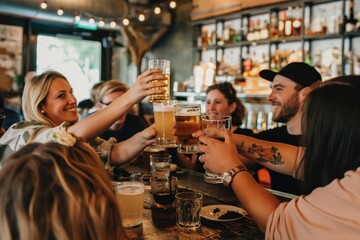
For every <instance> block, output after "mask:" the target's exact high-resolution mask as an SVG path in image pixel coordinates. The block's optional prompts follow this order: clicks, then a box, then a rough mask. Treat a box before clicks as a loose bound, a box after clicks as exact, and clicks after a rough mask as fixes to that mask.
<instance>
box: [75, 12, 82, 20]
mask: <svg viewBox="0 0 360 240" xmlns="http://www.w3.org/2000/svg"><path fill="white" fill-rule="evenodd" d="M74 19H75V21H76V22H80V20H81V17H80V15H79V14H77V13H76V15H75V17H74Z"/></svg>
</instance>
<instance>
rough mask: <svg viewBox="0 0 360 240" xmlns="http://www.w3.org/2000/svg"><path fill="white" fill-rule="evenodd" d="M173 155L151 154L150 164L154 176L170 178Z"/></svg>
mask: <svg viewBox="0 0 360 240" xmlns="http://www.w3.org/2000/svg"><path fill="white" fill-rule="evenodd" d="M170 164H171V155H170V154H167V153H165V154H157V155H150V166H151V173H152V176H157V177H162V178H168V176H169V174H170Z"/></svg>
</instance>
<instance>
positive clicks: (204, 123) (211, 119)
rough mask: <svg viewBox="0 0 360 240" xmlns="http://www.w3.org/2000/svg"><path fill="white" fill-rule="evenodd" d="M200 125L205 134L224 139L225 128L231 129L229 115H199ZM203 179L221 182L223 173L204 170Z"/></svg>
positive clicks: (210, 181)
mask: <svg viewBox="0 0 360 240" xmlns="http://www.w3.org/2000/svg"><path fill="white" fill-rule="evenodd" d="M201 127H202V130H203V132H204V134H205V135H206V136H208V137H212V138H216V139H218V140H220V141H224V131H225V129H229V130H231V116H229V115H215V114H205V115H203V116H201ZM204 179H205V181H206V182H208V183H212V184H216V183H222V182H223V175H222V174H215V173H211V172H208V171H206V172H205V175H204Z"/></svg>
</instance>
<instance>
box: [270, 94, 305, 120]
mask: <svg viewBox="0 0 360 240" xmlns="http://www.w3.org/2000/svg"><path fill="white" fill-rule="evenodd" d="M299 109H300V102H299V99H298V93H297V92H296V93H294V94H293V95H292V96H291V97H290V98H289V100H288V101H287V102H286V103H284V104H282V106H281V109H280V112H279V113H278V114H277V115H274V116H273V119H272V120H273V121H274V122H281V123H287V122H288V121H289V120H290V119H291V118H293V117H294V116H295V115H296V113H297V112H298V111H299Z"/></svg>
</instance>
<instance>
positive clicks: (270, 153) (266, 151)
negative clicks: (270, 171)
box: [248, 143, 284, 165]
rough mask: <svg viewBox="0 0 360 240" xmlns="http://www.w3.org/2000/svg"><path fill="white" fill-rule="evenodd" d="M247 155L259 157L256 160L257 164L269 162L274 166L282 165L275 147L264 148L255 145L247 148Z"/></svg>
mask: <svg viewBox="0 0 360 240" xmlns="http://www.w3.org/2000/svg"><path fill="white" fill-rule="evenodd" d="M248 153H250V154H257V155H258V156H259V157H258V158H257V159H256V160H257V161H259V162H270V163H272V164H274V165H278V164H283V163H284V162H283V161H281V158H282V156H281V154H280V152H278V149H277V148H276V147H274V146H273V147H271V148H264V147H262V146H260V145H256V144H255V143H254V144H252V145H251V147H249V150H248Z"/></svg>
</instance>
